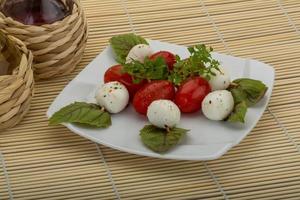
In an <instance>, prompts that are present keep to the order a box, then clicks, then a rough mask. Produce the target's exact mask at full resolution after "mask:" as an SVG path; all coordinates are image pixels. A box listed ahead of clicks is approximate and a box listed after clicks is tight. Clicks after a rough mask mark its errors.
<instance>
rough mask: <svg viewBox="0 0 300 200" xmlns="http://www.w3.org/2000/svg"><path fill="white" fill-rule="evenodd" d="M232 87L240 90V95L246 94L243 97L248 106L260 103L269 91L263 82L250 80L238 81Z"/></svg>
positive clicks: (241, 79) (242, 79)
mask: <svg viewBox="0 0 300 200" xmlns="http://www.w3.org/2000/svg"><path fill="white" fill-rule="evenodd" d="M231 87H233V88H235V89H238V90H240V93H244V94H243V95H242V96H243V97H244V98H245V99H244V100H245V101H246V103H247V106H253V105H255V104H256V103H257V102H259V101H260V100H261V99H262V98H263V97H264V95H265V93H266V91H267V90H268V87H267V86H266V85H265V84H264V83H263V82H261V81H259V80H254V79H250V78H240V79H236V80H234V81H233V84H232V86H231Z"/></svg>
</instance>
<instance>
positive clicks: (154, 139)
mask: <svg viewBox="0 0 300 200" xmlns="http://www.w3.org/2000/svg"><path fill="white" fill-rule="evenodd" d="M188 131H189V130H186V129H182V128H172V129H170V131H169V132H167V130H165V129H161V128H158V127H156V126H153V125H146V126H145V127H144V128H143V129H142V130H140V136H141V139H142V142H143V143H144V144H145V145H146V146H147V147H148V148H150V149H151V150H152V151H155V152H158V153H163V152H166V151H168V150H169V149H171V148H172V147H174V146H176V145H177V144H178V143H179V142H180V140H181V139H182V138H183V137H184V136H185V135H186V133H187V132H188Z"/></svg>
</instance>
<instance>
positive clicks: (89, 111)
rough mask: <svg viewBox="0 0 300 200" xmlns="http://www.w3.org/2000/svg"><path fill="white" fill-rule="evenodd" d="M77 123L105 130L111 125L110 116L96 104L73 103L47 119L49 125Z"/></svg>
mask: <svg viewBox="0 0 300 200" xmlns="http://www.w3.org/2000/svg"><path fill="white" fill-rule="evenodd" d="M60 123H78V124H83V125H88V126H91V127H98V128H106V127H109V126H110V125H111V117H110V114H109V113H107V112H105V111H103V110H101V108H100V107H99V106H98V105H96V104H90V103H85V102H75V103H72V104H70V105H68V106H65V107H63V108H62V109H60V110H59V111H57V112H56V113H54V114H53V115H52V116H51V118H50V119H49V125H57V124H60Z"/></svg>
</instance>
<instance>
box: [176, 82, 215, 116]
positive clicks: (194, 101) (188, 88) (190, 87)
mask: <svg viewBox="0 0 300 200" xmlns="http://www.w3.org/2000/svg"><path fill="white" fill-rule="evenodd" d="M210 92H211V88H210V86H209V83H208V81H207V80H205V79H203V78H201V77H193V78H190V79H188V80H187V81H185V82H184V83H182V84H181V85H180V87H179V88H178V90H177V92H176V96H175V103H176V104H177V106H178V107H179V109H180V110H181V112H185V113H192V112H196V111H198V110H200V109H201V103H202V101H203V99H204V97H205V96H206V95H207V94H208V93H210Z"/></svg>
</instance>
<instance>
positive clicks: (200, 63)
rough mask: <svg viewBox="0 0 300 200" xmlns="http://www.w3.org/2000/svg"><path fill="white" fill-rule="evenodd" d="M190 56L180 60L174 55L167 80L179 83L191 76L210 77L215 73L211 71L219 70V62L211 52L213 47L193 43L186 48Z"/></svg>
mask: <svg viewBox="0 0 300 200" xmlns="http://www.w3.org/2000/svg"><path fill="white" fill-rule="evenodd" d="M188 50H189V52H190V54H191V56H190V57H189V58H187V59H183V60H181V59H180V57H179V56H176V63H175V64H174V69H173V71H172V72H171V74H170V76H169V80H170V81H171V82H173V83H174V84H175V85H180V83H181V82H183V81H185V80H186V79H187V78H189V77H192V76H201V77H204V78H206V79H208V80H209V79H210V77H211V76H215V75H216V74H215V73H214V72H213V71H214V70H213V69H215V70H219V65H220V63H219V62H218V61H217V60H215V59H213V58H212V56H211V52H212V51H213V49H212V48H211V47H210V48H207V47H206V46H205V45H204V44H199V45H195V46H193V47H189V48H188Z"/></svg>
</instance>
